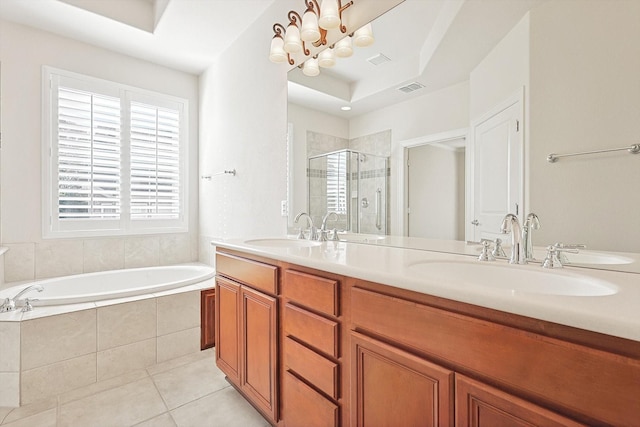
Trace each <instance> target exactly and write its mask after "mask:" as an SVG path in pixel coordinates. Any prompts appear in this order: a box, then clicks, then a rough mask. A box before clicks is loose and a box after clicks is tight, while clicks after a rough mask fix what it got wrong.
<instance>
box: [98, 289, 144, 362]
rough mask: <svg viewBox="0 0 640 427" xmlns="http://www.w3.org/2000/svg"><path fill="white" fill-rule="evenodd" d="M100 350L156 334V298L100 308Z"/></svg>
mask: <svg viewBox="0 0 640 427" xmlns="http://www.w3.org/2000/svg"><path fill="white" fill-rule="evenodd" d="M97 310H98V351H101V350H106V349H108V348H113V347H118V346H121V345H125V344H131V343H134V342H137V341H142V340H146V339H149V338H153V337H155V336H156V322H157V316H156V299H155V298H152V299H148V300H141V301H135V302H128V303H126V304H117V305H112V306H108V307H99V308H98V309H97Z"/></svg>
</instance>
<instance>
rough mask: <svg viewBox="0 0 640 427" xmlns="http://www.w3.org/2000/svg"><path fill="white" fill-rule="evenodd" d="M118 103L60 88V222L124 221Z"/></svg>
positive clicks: (58, 213) (114, 99)
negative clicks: (121, 212)
mask: <svg viewBox="0 0 640 427" xmlns="http://www.w3.org/2000/svg"><path fill="white" fill-rule="evenodd" d="M120 114H121V113H120V100H119V99H118V98H114V97H110V96H106V95H100V94H96V93H91V92H86V91H82V90H78V89H73V88H68V87H61V86H59V87H58V115H57V128H58V133H57V135H58V141H57V144H58V150H57V153H58V159H57V167H58V186H57V188H58V212H57V216H58V219H59V220H69V219H119V218H120V208H121V207H120V190H121V179H120V173H121V170H120V164H121V157H120V155H121V153H120V149H121V142H120V141H121V140H120V130H121V116H120Z"/></svg>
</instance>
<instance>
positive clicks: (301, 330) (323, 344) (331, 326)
mask: <svg viewBox="0 0 640 427" xmlns="http://www.w3.org/2000/svg"><path fill="white" fill-rule="evenodd" d="M338 329H339V323H338V322H334V321H333V320H329V319H325V318H324V317H322V316H318V315H317V314H314V313H311V312H310V311H307V310H304V309H302V308H300V307H296V306H295V305H292V304H286V305H285V309H284V332H285V334H286V335H287V336H292V337H296V338H297V339H299V340H300V341H303V342H305V343H307V344H309V345H310V346H313V347H315V348H317V349H318V350H320V351H322V352H324V353H325V354H327V355H329V356H332V357H335V358H338V356H339V352H338Z"/></svg>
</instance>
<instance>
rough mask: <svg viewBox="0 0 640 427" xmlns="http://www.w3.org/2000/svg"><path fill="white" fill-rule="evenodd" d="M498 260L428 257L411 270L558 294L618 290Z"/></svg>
mask: <svg viewBox="0 0 640 427" xmlns="http://www.w3.org/2000/svg"><path fill="white" fill-rule="evenodd" d="M535 268H537V269H536V270H534V269H532V267H531V266H528V267H527V266H518V265H510V264H498V263H497V262H480V261H476V262H464V261H425V262H418V263H414V264H411V265H409V270H410V271H413V272H415V273H419V274H420V275H423V276H425V277H428V278H429V279H433V280H437V281H439V282H441V283H446V282H455V283H456V284H461V285H471V286H480V287H485V288H492V289H496V290H504V291H510V292H512V293H523V294H541V295H558V296H605V295H613V294H615V293H617V292H618V288H617V287H616V286H615V285H612V284H610V283H607V282H605V281H602V280H599V279H595V278H592V277H588V276H584V275H580V274H576V273H573V272H568V271H564V270H544V269H542V267H535Z"/></svg>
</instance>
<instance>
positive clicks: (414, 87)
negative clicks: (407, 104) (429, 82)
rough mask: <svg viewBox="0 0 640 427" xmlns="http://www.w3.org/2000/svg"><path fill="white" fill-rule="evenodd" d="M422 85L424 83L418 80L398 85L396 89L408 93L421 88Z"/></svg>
mask: <svg viewBox="0 0 640 427" xmlns="http://www.w3.org/2000/svg"><path fill="white" fill-rule="evenodd" d="M423 87H424V85H423V84H422V83H418V82H413V83H409V84H408V85H405V86H402V87H399V88H398V90H399V91H400V92H404V93H410V92H414V91H416V90H418V89H422V88H423Z"/></svg>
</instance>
